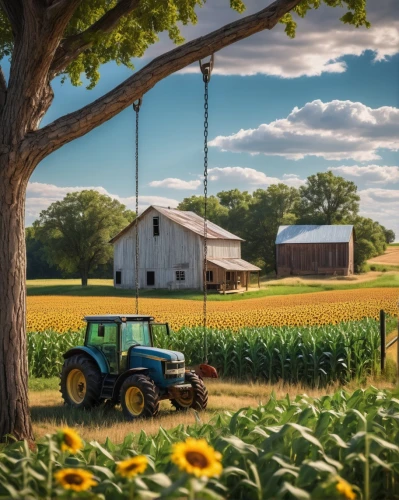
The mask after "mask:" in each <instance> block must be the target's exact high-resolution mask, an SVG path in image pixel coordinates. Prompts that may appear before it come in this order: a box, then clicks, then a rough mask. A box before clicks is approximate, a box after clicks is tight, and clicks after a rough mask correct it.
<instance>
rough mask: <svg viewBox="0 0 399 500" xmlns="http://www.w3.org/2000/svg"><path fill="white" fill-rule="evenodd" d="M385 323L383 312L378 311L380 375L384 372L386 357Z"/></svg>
mask: <svg viewBox="0 0 399 500" xmlns="http://www.w3.org/2000/svg"><path fill="white" fill-rule="evenodd" d="M386 334H387V332H386V322H385V311H383V310H381V311H380V335H381V373H384V371H385V360H386V356H387V348H386V336H387V335H386Z"/></svg>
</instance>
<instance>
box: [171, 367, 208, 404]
mask: <svg viewBox="0 0 399 500" xmlns="http://www.w3.org/2000/svg"><path fill="white" fill-rule="evenodd" d="M185 379H186V380H185V382H186V383H187V384H191V387H192V388H193V390H192V392H191V394H189V395H184V394H183V395H181V396H179V398H176V399H171V400H170V401H171V403H172V405H173V406H174V407H175V408H176V410H179V411H186V410H188V409H189V408H192V409H193V410H197V411H201V410H205V408H206V407H207V405H208V389H207V388H206V387H205V384H204V382H203V381H202V380H201V379H200V378H199V377H198V375H196V374H195V373H192V372H186V377H185Z"/></svg>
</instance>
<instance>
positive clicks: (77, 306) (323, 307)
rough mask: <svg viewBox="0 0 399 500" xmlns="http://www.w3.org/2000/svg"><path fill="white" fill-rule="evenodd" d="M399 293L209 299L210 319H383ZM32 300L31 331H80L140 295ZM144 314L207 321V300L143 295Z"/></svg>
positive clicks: (220, 325)
mask: <svg viewBox="0 0 399 500" xmlns="http://www.w3.org/2000/svg"><path fill="white" fill-rule="evenodd" d="M398 296H399V293H398V290H397V289H395V288H373V289H358V290H334V291H328V292H318V293H307V294H301V295H289V296H273V297H261V298H251V299H243V300H236V301H232V302H208V322H207V324H208V326H209V327H210V328H215V329H223V330H224V329H232V330H238V329H239V328H243V327H261V326H306V325H328V324H338V323H342V322H344V321H356V320H361V319H363V318H374V319H377V318H378V315H379V311H380V309H384V310H385V311H386V312H387V313H388V314H391V315H397V313H398V306H397V303H398ZM27 305H28V319H27V328H28V331H45V330H49V329H52V330H55V331H57V332H66V331H76V330H79V329H80V328H82V327H83V326H84V321H83V318H84V316H87V315H96V314H129V313H134V312H135V301H134V299H133V298H126V297H73V296H50V295H44V296H28V298H27ZM140 314H148V315H151V316H154V317H155V319H156V320H157V321H158V322H161V323H165V322H168V323H169V324H170V325H171V327H172V328H173V330H179V329H180V328H182V327H194V326H198V325H202V321H203V318H202V304H201V301H197V300H183V299H150V298H142V299H140Z"/></svg>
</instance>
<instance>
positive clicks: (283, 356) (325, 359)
mask: <svg viewBox="0 0 399 500" xmlns="http://www.w3.org/2000/svg"><path fill="white" fill-rule="evenodd" d="M207 342H208V359H209V363H210V364H211V365H213V366H215V367H216V368H217V369H218V372H219V375H220V376H221V377H223V378H231V379H236V380H252V381H263V382H269V383H274V382H278V381H280V380H282V381H284V382H287V383H292V384H295V383H301V384H304V385H307V386H311V387H324V386H326V385H328V384H330V383H333V382H337V381H338V382H340V383H346V382H348V381H349V380H352V379H362V378H364V377H367V376H368V375H370V374H372V373H373V372H374V371H375V370H376V369H377V366H378V363H379V358H380V355H379V350H378V347H379V328H378V323H377V321H375V320H369V319H365V320H362V321H358V322H349V323H342V324H340V325H334V326H332V325H328V326H312V327H301V328H299V327H280V328H278V327H263V328H242V329H241V330H239V331H237V332H235V331H232V330H214V329H208V330H207ZM82 343H83V332H78V333H67V334H59V333H56V332H52V331H48V332H44V333H38V332H36V333H35V332H33V333H29V334H28V358H29V373H30V376H32V377H46V378H47V377H52V376H58V374H59V372H60V371H61V366H62V363H63V358H62V354H63V353H64V352H65V351H66V350H68V349H69V348H71V347H73V346H75V345H81V344H82ZM155 345H156V346H158V347H163V348H166V349H172V350H175V351H180V352H183V353H184V355H185V358H186V364H187V365H191V366H193V365H197V364H199V363H202V362H203V345H204V335H203V329H202V328H182V329H181V330H180V331H179V332H176V333H173V334H172V335H171V336H170V337H168V336H167V335H162V336H160V335H158V336H157V338H156V339H155Z"/></svg>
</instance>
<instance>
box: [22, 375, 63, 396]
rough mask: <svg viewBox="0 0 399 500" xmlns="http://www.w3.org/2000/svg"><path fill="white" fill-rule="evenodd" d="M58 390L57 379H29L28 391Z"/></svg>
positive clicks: (58, 382) (58, 381)
mask: <svg viewBox="0 0 399 500" xmlns="http://www.w3.org/2000/svg"><path fill="white" fill-rule="evenodd" d="M59 388H60V379H59V377H52V378H33V377H31V378H29V390H30V391H33V392H42V391H58V389H59Z"/></svg>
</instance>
